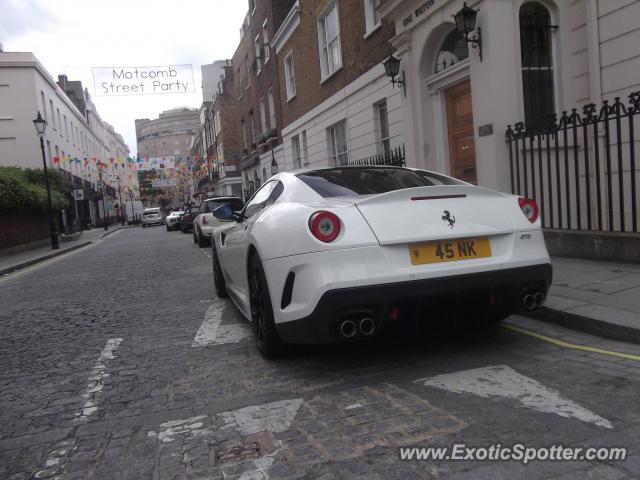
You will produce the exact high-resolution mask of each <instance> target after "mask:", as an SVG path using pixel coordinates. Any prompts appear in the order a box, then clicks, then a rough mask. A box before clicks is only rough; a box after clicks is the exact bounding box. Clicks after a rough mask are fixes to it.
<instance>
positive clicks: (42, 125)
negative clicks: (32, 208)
mask: <svg viewBox="0 0 640 480" xmlns="http://www.w3.org/2000/svg"><path fill="white" fill-rule="evenodd" d="M33 125H34V126H35V127H36V131H37V132H38V136H39V137H40V150H41V151H42V165H43V167H44V181H45V183H46V184H47V208H48V212H49V234H50V235H51V249H52V250H58V249H59V248H60V245H59V244H58V232H57V231H56V224H55V223H53V210H52V208H51V187H50V186H49V172H48V171H47V160H46V158H45V156H44V131H45V130H46V129H47V121H46V120H45V119H44V118H42V116H41V115H40V112H38V116H37V118H36V119H35V120H34V121H33Z"/></svg>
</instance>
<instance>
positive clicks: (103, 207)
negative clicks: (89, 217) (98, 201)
mask: <svg viewBox="0 0 640 480" xmlns="http://www.w3.org/2000/svg"><path fill="white" fill-rule="evenodd" d="M100 161H102V160H100ZM98 176H99V177H100V192H101V193H102V215H103V218H102V221H103V223H104V229H105V230H109V227H108V226H107V206H106V205H105V203H104V182H103V181H102V167H101V166H100V165H98Z"/></svg>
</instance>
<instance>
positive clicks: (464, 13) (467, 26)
mask: <svg viewBox="0 0 640 480" xmlns="http://www.w3.org/2000/svg"><path fill="white" fill-rule="evenodd" d="M478 11H479V10H474V9H473V8H471V7H469V6H467V2H464V4H463V5H462V8H461V9H460V11H459V12H458V13H456V14H455V15H453V19H454V20H455V22H456V30H458V33H460V34H462V35H463V36H464V39H465V40H466V41H467V43H470V44H471V46H472V47H473V48H477V49H478V53H479V54H480V61H481V62H482V31H481V30H480V27H478V29H477V30H478V34H477V35H476V36H474V37H473V38H470V37H469V34H470V33H471V32H473V31H474V30H476V17H477V16H478Z"/></svg>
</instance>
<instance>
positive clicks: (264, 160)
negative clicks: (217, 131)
mask: <svg viewBox="0 0 640 480" xmlns="http://www.w3.org/2000/svg"><path fill="white" fill-rule="evenodd" d="M293 3H294V1H293V0H249V11H248V12H247V15H246V17H245V20H244V22H243V24H242V27H241V29H240V35H241V39H240V43H239V45H238V48H237V49H236V51H235V53H234V55H233V60H232V63H233V68H234V84H235V92H236V94H237V97H236V99H237V103H238V119H239V132H240V145H241V147H242V160H241V162H240V170H241V174H242V180H243V188H244V190H245V191H246V194H249V193H250V192H252V191H253V190H255V189H256V188H257V187H258V186H259V185H260V184H262V183H263V182H264V181H265V180H266V178H268V177H269V176H270V175H271V173H272V172H273V171H274V169H276V168H277V163H278V158H277V156H276V151H274V150H273V149H274V148H276V147H277V146H278V145H280V144H281V143H282V135H281V129H282V119H281V117H280V112H279V106H280V103H281V102H280V89H279V86H278V71H277V68H278V67H277V63H276V61H275V52H274V51H273V48H272V47H271V39H272V38H273V35H274V33H275V32H276V30H277V29H278V28H279V26H280V24H281V23H282V21H283V20H284V18H285V17H286V15H287V13H288V12H289V10H290V9H291V6H292V5H293Z"/></svg>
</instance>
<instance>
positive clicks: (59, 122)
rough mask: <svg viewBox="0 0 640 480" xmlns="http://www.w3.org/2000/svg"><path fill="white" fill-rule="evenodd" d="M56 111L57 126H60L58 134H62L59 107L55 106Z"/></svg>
mask: <svg viewBox="0 0 640 480" xmlns="http://www.w3.org/2000/svg"><path fill="white" fill-rule="evenodd" d="M56 112H57V113H58V126H59V127H60V136H62V121H60V109H59V108H57V109H56Z"/></svg>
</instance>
